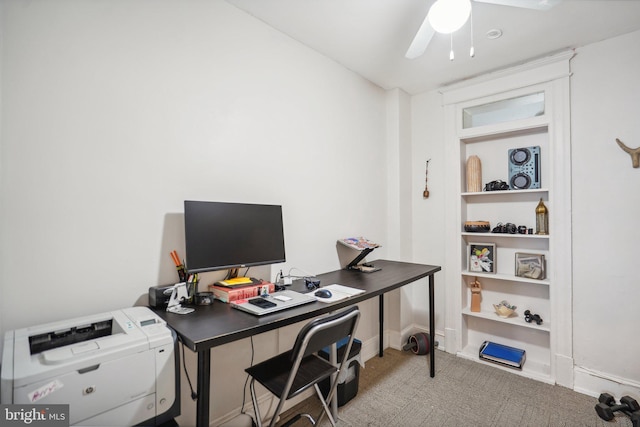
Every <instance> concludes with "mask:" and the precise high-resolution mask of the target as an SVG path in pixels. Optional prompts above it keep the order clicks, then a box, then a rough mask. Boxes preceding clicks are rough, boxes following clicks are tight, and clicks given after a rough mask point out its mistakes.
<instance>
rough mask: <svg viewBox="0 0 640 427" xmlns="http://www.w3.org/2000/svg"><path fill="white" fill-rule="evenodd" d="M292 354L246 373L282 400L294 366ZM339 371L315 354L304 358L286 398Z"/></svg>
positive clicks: (262, 364)
mask: <svg viewBox="0 0 640 427" xmlns="http://www.w3.org/2000/svg"><path fill="white" fill-rule="evenodd" d="M292 353H293V351H292V350H290V351H287V352H285V353H282V354H280V355H278V356H275V357H272V358H271V359H268V360H265V361H264V362H261V363H258V364H257V365H255V366H252V367H250V368H247V369H245V371H246V372H247V373H248V374H249V375H251V376H252V377H253V378H254V379H255V380H256V381H258V382H259V383H260V384H262V385H263V386H264V387H266V388H267V390H269V391H270V392H271V393H273V394H274V395H276V396H278V398H282V393H283V391H284V387H285V386H286V383H287V379H288V378H289V375H290V374H291V370H292V366H293V362H292V361H291V354H292ZM337 371H338V369H337V368H336V367H335V366H333V365H332V364H331V363H329V362H328V361H326V360H324V359H322V358H320V357H318V356H316V355H315V354H311V355H309V356H307V357H305V358H303V359H302V361H301V362H300V367H299V368H298V372H297V374H296V376H295V379H294V380H293V385H292V386H291V391H290V392H289V395H288V396H287V397H286V398H287V399H290V398H292V397H294V396H296V395H297V394H299V393H301V392H303V391H305V390H306V389H307V388H309V387H311V386H312V385H313V384H315V383H317V382H319V381H322V380H323V379H325V378H328V377H329V376H330V375H331V374H333V373H334V372H337Z"/></svg>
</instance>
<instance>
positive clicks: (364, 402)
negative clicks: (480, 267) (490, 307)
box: [280, 349, 631, 427]
mask: <svg viewBox="0 0 640 427" xmlns="http://www.w3.org/2000/svg"><path fill="white" fill-rule="evenodd" d="M428 357H430V356H416V355H414V354H412V353H408V352H401V351H396V350H391V349H388V350H386V351H385V355H384V357H383V358H378V357H376V358H373V359H371V360H369V361H367V362H366V367H365V369H362V370H360V378H359V391H358V395H357V396H356V397H355V398H353V399H352V400H351V401H349V402H348V403H347V404H345V405H344V406H342V407H340V408H339V411H338V412H339V413H338V418H339V422H338V425H339V426H340V427H364V426H385V427H393V426H406V427H412V426H416V427H417V426H504V427H510V426H531V427H540V426H554V427H555V426H594V427H595V426H600V427H622V426H625V427H626V426H628V427H631V421H630V420H629V418H627V417H626V416H624V415H618V416H616V417H615V419H614V420H613V421H609V422H606V421H603V420H601V419H600V418H599V417H598V416H597V415H596V412H595V410H594V406H595V404H596V403H597V399H595V398H593V397H590V396H586V395H583V394H580V393H576V392H574V391H572V390H569V389H567V388H564V387H560V386H551V385H548V384H543V383H541V382H538V381H534V380H530V379H527V378H523V377H521V376H519V375H514V374H512V373H509V372H505V371H503V370H500V369H496V368H494V367H492V366H487V365H483V364H479V363H476V362H472V361H469V360H464V359H461V358H458V357H456V356H453V355H451V354H448V353H445V352H443V351H438V350H437V353H436V376H435V378H430V377H429V367H428V365H429V359H428ZM616 397H617V398H618V399H619V398H620V396H616ZM298 412H308V413H311V414H312V415H313V416H314V418H315V417H316V416H317V415H318V413H319V412H320V404H319V402H318V400H317V398H316V397H315V396H314V397H312V398H309V399H307V400H305V401H304V402H302V403H300V404H299V405H297V406H296V407H294V408H292V409H291V410H289V411H287V412H286V413H285V414H283V416H282V417H281V418H280V419H281V420H282V421H286V420H288V419H289V418H291V417H292V416H293V414H295V413H298ZM309 425H310V423H309V422H308V420H306V419H305V418H302V419H301V420H299V421H297V422H296V423H295V424H294V426H309ZM321 425H322V426H328V425H330V424H329V422H328V420H327V419H326V417H325V418H324V420H323V422H322V423H321Z"/></svg>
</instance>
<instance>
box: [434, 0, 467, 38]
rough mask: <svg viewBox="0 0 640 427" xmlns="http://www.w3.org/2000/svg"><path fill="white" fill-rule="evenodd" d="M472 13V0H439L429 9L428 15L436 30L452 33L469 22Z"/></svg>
mask: <svg viewBox="0 0 640 427" xmlns="http://www.w3.org/2000/svg"><path fill="white" fill-rule="evenodd" d="M470 13H471V1H470V0H437V1H436V2H435V3H434V4H433V5H432V6H431V9H429V14H428V15H427V17H428V19H429V24H431V27H433V29H434V30H436V31H437V32H439V33H442V34H451V33H453V32H454V31H457V30H459V29H460V28H461V27H462V26H463V25H464V23H465V22H467V19H469V14H470Z"/></svg>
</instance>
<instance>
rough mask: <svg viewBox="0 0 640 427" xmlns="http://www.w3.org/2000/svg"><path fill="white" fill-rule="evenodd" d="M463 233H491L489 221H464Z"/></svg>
mask: <svg viewBox="0 0 640 427" xmlns="http://www.w3.org/2000/svg"><path fill="white" fill-rule="evenodd" d="M464 231H466V232H469V233H488V232H489V231H491V225H490V224H489V221H465V222H464Z"/></svg>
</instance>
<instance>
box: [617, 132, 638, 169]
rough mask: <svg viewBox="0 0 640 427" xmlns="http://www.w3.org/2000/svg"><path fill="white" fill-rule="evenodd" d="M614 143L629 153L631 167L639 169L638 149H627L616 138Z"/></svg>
mask: <svg viewBox="0 0 640 427" xmlns="http://www.w3.org/2000/svg"><path fill="white" fill-rule="evenodd" d="M616 142H617V143H618V145H619V146H620V148H622V150H623V151H624V152H626V153H629V155H630V156H631V162H632V164H633V167H634V168H639V167H640V147H638V148H629V147H627V146H626V145H624V143H623V142H622V141H620V140H619V139H618V138H616Z"/></svg>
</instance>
